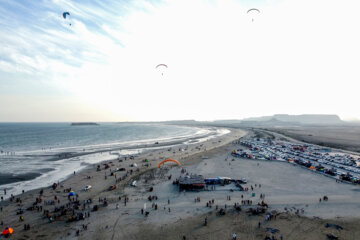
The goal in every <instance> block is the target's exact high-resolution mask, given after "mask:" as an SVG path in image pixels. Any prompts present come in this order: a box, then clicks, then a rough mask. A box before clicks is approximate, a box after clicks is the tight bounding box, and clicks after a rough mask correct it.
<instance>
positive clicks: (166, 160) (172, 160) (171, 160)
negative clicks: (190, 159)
mask: <svg viewBox="0 0 360 240" xmlns="http://www.w3.org/2000/svg"><path fill="white" fill-rule="evenodd" d="M166 162H175V163H177V164H178V165H179V166H181V163H180V162H179V161H177V160H175V159H165V160H164V161H162V162H161V163H159V165H158V167H159V168H160V166H161V165H162V164H164V163H166Z"/></svg>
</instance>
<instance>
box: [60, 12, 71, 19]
mask: <svg viewBox="0 0 360 240" xmlns="http://www.w3.org/2000/svg"><path fill="white" fill-rule="evenodd" d="M62 15H63V18H65V19H66V15H67V16H70V13H69V12H63V14H62Z"/></svg>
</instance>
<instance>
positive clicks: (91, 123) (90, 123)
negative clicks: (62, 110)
mask: <svg viewBox="0 0 360 240" xmlns="http://www.w3.org/2000/svg"><path fill="white" fill-rule="evenodd" d="M89 125H90V126H94V125H99V124H97V123H94V122H76V123H71V126H89Z"/></svg>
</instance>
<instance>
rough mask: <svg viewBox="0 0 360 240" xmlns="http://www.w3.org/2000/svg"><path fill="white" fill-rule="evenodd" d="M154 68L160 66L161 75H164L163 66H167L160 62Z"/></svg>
mask: <svg viewBox="0 0 360 240" xmlns="http://www.w3.org/2000/svg"><path fill="white" fill-rule="evenodd" d="M155 68H156V69H158V68H159V69H161V68H162V70H161V75H164V69H163V68H168V66H167V65H166V64H163V63H160V64H158V65H156V67H155Z"/></svg>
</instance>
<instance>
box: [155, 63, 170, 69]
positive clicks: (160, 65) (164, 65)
mask: <svg viewBox="0 0 360 240" xmlns="http://www.w3.org/2000/svg"><path fill="white" fill-rule="evenodd" d="M158 67H166V68H168V66H167V65H166V64H163V63H160V64H158V65H156V67H155V68H158Z"/></svg>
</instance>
